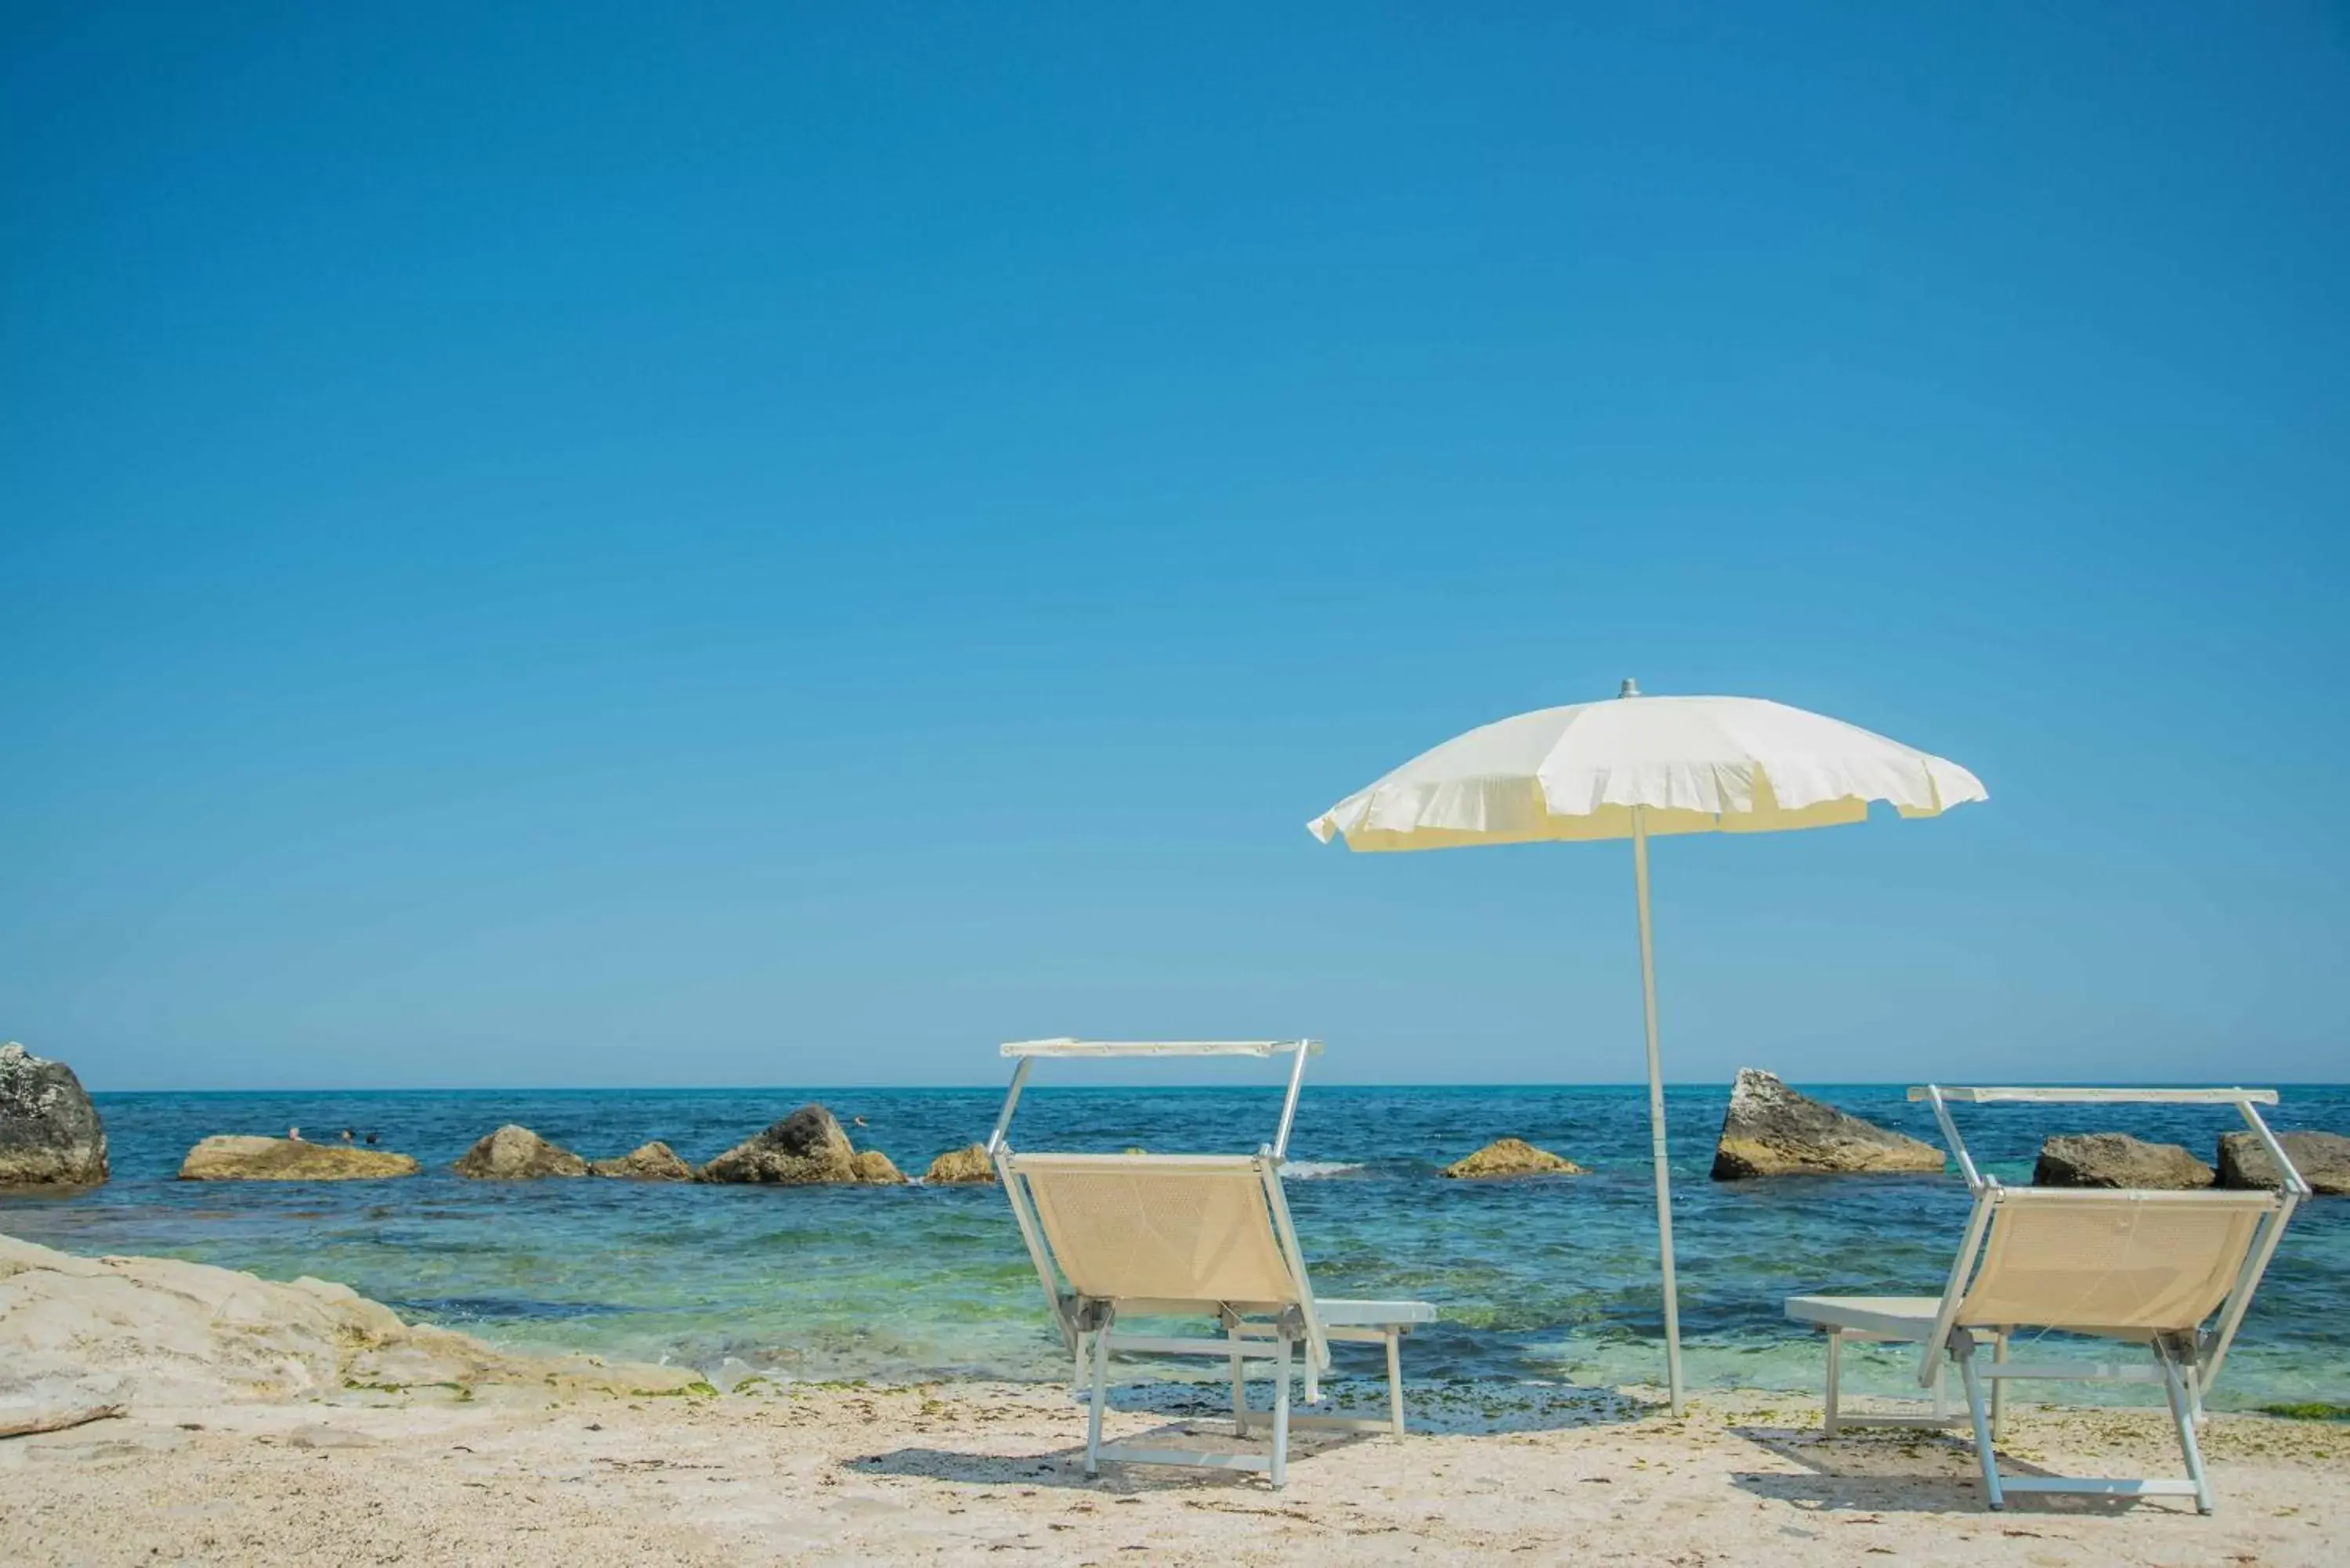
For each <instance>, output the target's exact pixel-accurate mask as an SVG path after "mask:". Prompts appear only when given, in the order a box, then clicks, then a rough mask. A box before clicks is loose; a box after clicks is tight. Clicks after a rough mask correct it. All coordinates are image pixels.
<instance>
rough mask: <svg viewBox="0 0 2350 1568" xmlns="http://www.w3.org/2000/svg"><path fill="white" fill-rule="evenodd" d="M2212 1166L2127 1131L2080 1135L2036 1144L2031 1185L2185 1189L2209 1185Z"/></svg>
mask: <svg viewBox="0 0 2350 1568" xmlns="http://www.w3.org/2000/svg"><path fill="white" fill-rule="evenodd" d="M2212 1177H2213V1173H2212V1170H2211V1168H2210V1166H2208V1165H2206V1164H2204V1163H2203V1162H2202V1161H2201V1160H2199V1159H2198V1158H2195V1157H2194V1156H2193V1155H2191V1154H2189V1153H2188V1152H2187V1151H2186V1150H2185V1149H2183V1148H2181V1147H2178V1145H2177V1144H2175V1143H2145V1142H2141V1141H2140V1140H2138V1139H2137V1138H2134V1137H2130V1136H2129V1135H2128V1134H2127V1133H2081V1134H2076V1135H2068V1136H2065V1137H2052V1138H2050V1139H2049V1140H2048V1141H2047V1142H2046V1143H2043V1144H2042V1145H2041V1146H2040V1158H2039V1160H2038V1161H2037V1162H2036V1163H2035V1164H2034V1165H2033V1168H2032V1181H2033V1186H2035V1187H2146V1188H2158V1189H2167V1190H2168V1189H2189V1188H2196V1187H2209V1186H2210V1185H2211V1181H2212Z"/></svg>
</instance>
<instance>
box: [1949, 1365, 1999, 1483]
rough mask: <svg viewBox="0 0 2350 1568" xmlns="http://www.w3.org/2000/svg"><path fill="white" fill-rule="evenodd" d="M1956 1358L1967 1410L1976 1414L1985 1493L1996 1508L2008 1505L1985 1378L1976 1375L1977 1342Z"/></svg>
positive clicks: (1973, 1414) (1977, 1452) (1977, 1444)
mask: <svg viewBox="0 0 2350 1568" xmlns="http://www.w3.org/2000/svg"><path fill="white" fill-rule="evenodd" d="M1954 1359H1956V1360H1957V1361H1958V1364H1959V1376H1960V1377H1961V1378H1962V1379H1964V1380H1965V1382H1966V1386H1967V1410H1968V1412H1969V1413H1970V1415H1972V1416H1973V1417H1974V1422H1975V1458H1976V1459H1980V1460H1981V1462H1982V1477H1983V1496H1984V1497H1985V1498H1986V1499H1988V1500H1989V1501H1990V1503H1991V1507H1992V1508H1994V1509H2002V1508H2005V1507H2006V1506H2007V1494H2006V1493H2005V1492H2003V1491H2002V1490H2000V1486H1999V1455H1998V1453H1997V1452H1995V1451H1994V1449H1993V1447H1992V1444H1991V1417H1990V1416H1989V1415H1987V1414H1986V1413H1985V1412H1984V1410H1983V1397H1982V1381H1981V1379H1980V1378H1978V1377H1977V1376H1975V1351H1974V1346H1973V1345H1968V1346H1967V1349H1966V1354H1965V1355H1956V1354H1955V1353H1954Z"/></svg>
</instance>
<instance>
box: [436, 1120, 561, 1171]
mask: <svg viewBox="0 0 2350 1568" xmlns="http://www.w3.org/2000/svg"><path fill="white" fill-rule="evenodd" d="M452 1169H454V1170H455V1171H456V1173H457V1174H458V1175H460V1176H469V1177H472V1178H473V1179H475V1180H477V1181H529V1180H532V1179H536V1178H538V1177H542V1176H585V1175H587V1161H586V1160H584V1159H582V1158H579V1157H578V1156H577V1155H576V1154H574V1153H572V1152H571V1151H570V1150H569V1149H567V1148H565V1147H562V1146H561V1145H560V1144H552V1143H549V1142H547V1141H546V1139H545V1138H543V1137H539V1136H538V1135H537V1134H536V1133H535V1132H533V1131H531V1130H530V1129H529V1128H528V1127H516V1126H515V1125H514V1124H513V1123H512V1122H508V1123H507V1124H506V1125H505V1126H504V1127H500V1128H499V1129H498V1130H497V1131H495V1132H494V1133H492V1134H491V1135H490V1136H489V1137H485V1138H484V1139H482V1141H481V1142H479V1143H477V1144H475V1145H474V1146H473V1147H471V1148H469V1149H467V1150H466V1151H465V1152H464V1153H463V1154H462V1155H460V1156H458V1157H457V1163H456V1164H455V1165H454V1166H453V1167H452Z"/></svg>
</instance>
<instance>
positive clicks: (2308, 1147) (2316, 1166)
mask: <svg viewBox="0 0 2350 1568" xmlns="http://www.w3.org/2000/svg"><path fill="white" fill-rule="evenodd" d="M2277 1142H2279V1143H2281V1144H2282V1145H2284V1157H2285V1158H2287V1159H2289V1160H2291V1161H2293V1168H2294V1169H2295V1170H2298V1171H2299V1172H2301V1179H2303V1181H2306V1182H2307V1183H2309V1189H2310V1190H2311V1191H2312V1192H2317V1193H2331V1194H2336V1195H2338V1194H2342V1193H2350V1137H2343V1136H2342V1135H2341V1134H2340V1133H2330V1132H2289V1133H2279V1134H2277ZM2283 1185H2284V1179H2283V1177H2282V1175H2281V1174H2280V1173H2279V1172H2278V1170H2277V1168H2276V1161H2274V1160H2272V1159H2271V1158H2269V1151H2268V1150H2266V1149H2264V1148H2262V1147H2261V1140H2260V1139H2259V1138H2258V1137H2255V1136H2254V1135H2253V1133H2252V1131H2251V1128H2249V1127H2247V1128H2246V1129H2245V1130H2243V1131H2242V1132H2231V1133H2222V1134H2220V1186H2222V1187H2262V1188H2270V1189H2274V1188H2278V1187H2282V1186H2283Z"/></svg>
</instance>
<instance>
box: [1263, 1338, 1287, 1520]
mask: <svg viewBox="0 0 2350 1568" xmlns="http://www.w3.org/2000/svg"><path fill="white" fill-rule="evenodd" d="M1273 1376H1274V1384H1273V1465H1272V1468H1271V1469H1268V1470H1267V1471H1266V1476H1267V1479H1268V1480H1271V1481H1272V1482H1273V1484H1274V1489H1275V1490H1279V1489H1280V1488H1282V1487H1284V1486H1286V1485H1288V1484H1289V1336H1288V1335H1287V1334H1283V1335H1282V1336H1281V1354H1280V1355H1278V1356H1276V1357H1275V1358H1274V1364H1273Z"/></svg>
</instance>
